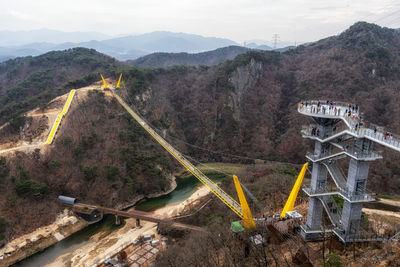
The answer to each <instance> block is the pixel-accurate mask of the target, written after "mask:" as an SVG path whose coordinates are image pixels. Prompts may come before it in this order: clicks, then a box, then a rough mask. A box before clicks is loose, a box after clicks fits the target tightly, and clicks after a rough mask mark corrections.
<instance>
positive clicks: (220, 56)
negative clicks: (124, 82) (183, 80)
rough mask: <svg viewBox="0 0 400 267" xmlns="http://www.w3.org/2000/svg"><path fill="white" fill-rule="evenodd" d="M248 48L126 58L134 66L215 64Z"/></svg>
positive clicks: (240, 47) (232, 57) (157, 66)
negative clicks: (133, 58)
mask: <svg viewBox="0 0 400 267" xmlns="http://www.w3.org/2000/svg"><path fill="white" fill-rule="evenodd" d="M249 50H250V49H249V48H247V47H243V46H227V47H223V48H218V49H215V50H212V51H207V52H202V53H196V54H189V53H153V54H150V55H147V56H144V57H140V58H138V59H135V60H128V61H127V62H128V63H129V65H131V66H136V67H151V68H159V67H170V66H176V65H184V66H198V65H207V66H210V65H216V64H219V63H221V62H224V61H226V60H228V59H234V58H235V57H236V56H237V55H240V54H244V53H246V52H247V51H249Z"/></svg>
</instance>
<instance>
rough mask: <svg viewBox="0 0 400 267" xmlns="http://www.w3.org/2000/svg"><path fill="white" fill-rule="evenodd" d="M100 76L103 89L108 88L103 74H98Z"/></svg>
mask: <svg viewBox="0 0 400 267" xmlns="http://www.w3.org/2000/svg"><path fill="white" fill-rule="evenodd" d="M100 76H101V79H102V80H103V84H104V89H108V85H107V83H106V80H104V77H103V75H101V74H100Z"/></svg>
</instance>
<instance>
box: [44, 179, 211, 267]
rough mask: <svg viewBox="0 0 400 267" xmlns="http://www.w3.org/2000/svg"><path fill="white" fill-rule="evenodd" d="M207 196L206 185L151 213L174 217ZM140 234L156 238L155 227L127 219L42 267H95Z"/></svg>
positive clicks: (147, 223)
mask: <svg viewBox="0 0 400 267" xmlns="http://www.w3.org/2000/svg"><path fill="white" fill-rule="evenodd" d="M209 193H210V191H209V190H208V189H207V188H206V187H205V186H201V187H198V188H197V189H196V190H195V191H194V193H193V194H192V195H191V196H190V197H189V198H187V199H186V200H185V201H182V202H180V203H174V204H170V205H168V206H165V207H163V208H160V209H157V210H155V211H154V213H156V214H159V215H167V216H177V215H179V213H181V212H182V211H183V210H184V209H185V208H186V207H188V206H190V205H195V204H196V202H197V201H199V200H200V199H201V198H202V197H204V196H206V195H207V194H209ZM142 235H155V236H156V238H157V237H158V235H157V224H156V223H151V222H144V221H141V227H136V220H135V219H126V220H125V225H124V226H123V227H121V228H120V229H118V230H116V231H113V232H112V233H110V234H108V235H107V236H105V237H102V235H101V233H98V234H96V235H94V236H92V237H91V238H90V242H88V243H87V244H86V245H84V246H83V247H81V248H79V249H77V250H75V251H73V252H69V253H65V254H63V255H61V256H59V257H58V258H56V259H55V260H54V261H52V262H51V263H49V264H47V265H45V266H46V267H58V266H96V265H97V264H100V263H102V262H103V261H104V260H106V259H107V258H109V257H111V256H112V255H115V254H116V253H117V252H118V251H121V250H122V249H123V248H125V247H127V246H128V245H129V244H131V243H132V242H133V241H134V240H135V239H136V238H138V237H139V236H142Z"/></svg>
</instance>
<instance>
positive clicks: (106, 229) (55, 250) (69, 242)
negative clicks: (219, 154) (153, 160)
mask: <svg viewBox="0 0 400 267" xmlns="http://www.w3.org/2000/svg"><path fill="white" fill-rule="evenodd" d="M208 177H209V178H211V179H212V180H213V181H215V182H218V181H221V180H223V179H224V178H226V176H225V175H221V174H210V175H208ZM176 181H177V187H176V189H175V190H174V191H172V192H171V193H169V194H167V195H164V196H160V197H156V198H151V199H143V200H141V201H139V202H138V203H137V204H136V205H135V208H136V209H137V210H142V211H153V210H156V209H158V208H162V207H164V206H166V205H168V204H172V203H178V202H181V201H184V200H185V199H187V198H188V197H189V196H190V195H191V194H192V193H193V192H194V191H195V190H196V188H197V187H198V186H199V185H201V183H200V181H199V180H198V179H196V178H195V177H194V176H190V177H187V178H182V179H181V178H177V179H176ZM114 222H115V218H114V216H111V215H110V216H105V217H104V219H103V220H102V221H100V222H98V223H95V224H92V225H89V226H88V227H86V228H84V229H82V230H80V231H78V232H76V233H74V234H72V235H71V236H69V237H67V238H65V239H63V240H61V241H60V242H58V243H56V244H55V245H53V246H51V247H49V248H47V249H45V250H43V251H41V252H38V253H36V254H34V255H32V256H31V257H29V258H27V259H25V260H23V261H21V262H19V263H16V264H14V265H13V266H18V267H22V266H29V267H41V266H44V265H45V264H48V263H50V262H52V261H53V260H55V259H56V258H57V257H59V256H61V255H63V254H65V253H67V252H72V251H74V250H76V249H78V248H80V247H83V246H84V245H86V244H89V243H90V242H92V241H91V240H90V237H91V236H93V235H94V234H97V233H100V232H102V233H103V234H104V235H107V234H109V233H111V232H112V231H114V230H115V229H118V227H121V226H118V227H117V226H114Z"/></svg>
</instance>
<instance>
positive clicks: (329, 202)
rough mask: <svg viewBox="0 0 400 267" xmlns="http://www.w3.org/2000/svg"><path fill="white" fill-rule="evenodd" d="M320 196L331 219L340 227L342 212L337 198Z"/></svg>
mask: <svg viewBox="0 0 400 267" xmlns="http://www.w3.org/2000/svg"><path fill="white" fill-rule="evenodd" d="M318 198H319V200H321V202H322V206H324V208H325V211H326V214H328V217H329V220H330V221H331V222H332V224H333V225H334V226H335V227H338V226H339V225H340V218H341V217H342V214H341V212H340V210H339V208H338V207H337V205H336V202H335V200H334V199H333V198H332V197H331V196H321V197H318Z"/></svg>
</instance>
